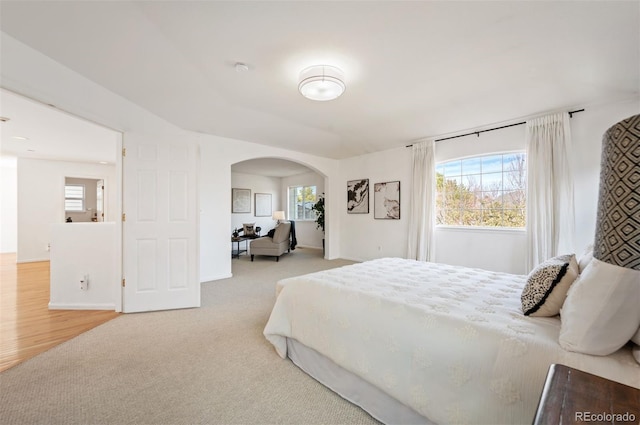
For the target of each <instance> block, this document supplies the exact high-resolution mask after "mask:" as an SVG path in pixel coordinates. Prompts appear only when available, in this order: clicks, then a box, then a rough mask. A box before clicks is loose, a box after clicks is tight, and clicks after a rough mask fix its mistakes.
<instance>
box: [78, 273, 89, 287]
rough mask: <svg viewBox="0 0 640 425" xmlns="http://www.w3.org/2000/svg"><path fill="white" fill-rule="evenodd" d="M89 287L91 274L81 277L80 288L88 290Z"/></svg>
mask: <svg viewBox="0 0 640 425" xmlns="http://www.w3.org/2000/svg"><path fill="white" fill-rule="evenodd" d="M88 288H89V276H87V275H85V276H81V277H80V289H81V290H83V291H86V290H87V289H88Z"/></svg>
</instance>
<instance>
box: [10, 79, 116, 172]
mask: <svg viewBox="0 0 640 425" xmlns="http://www.w3.org/2000/svg"><path fill="white" fill-rule="evenodd" d="M0 98H1V99H2V102H0V116H2V117H4V118H7V119H8V120H7V121H4V122H0V136H1V139H0V140H2V145H0V148H1V149H0V151H1V153H2V155H5V156H16V157H22V158H37V159H50V160H64V161H80V162H95V163H99V162H102V163H108V164H115V162H116V154H117V149H118V148H117V147H118V139H119V137H120V134H119V133H118V132H115V131H113V130H109V129H107V128H105V127H102V126H99V125H96V124H94V123H90V122H88V121H85V120H82V119H80V118H77V117H74V116H72V115H69V114H67V113H65V112H62V111H59V110H58V109H56V108H54V107H51V106H47V105H44V104H42V103H39V102H36V101H33V100H31V99H27V98H25V97H23V96H20V95H17V94H15V93H12V92H10V91H7V90H0Z"/></svg>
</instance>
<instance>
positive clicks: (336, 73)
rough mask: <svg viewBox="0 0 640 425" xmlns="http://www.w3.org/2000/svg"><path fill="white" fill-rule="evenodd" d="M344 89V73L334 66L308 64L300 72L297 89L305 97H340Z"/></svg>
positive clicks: (318, 98) (317, 98)
mask: <svg viewBox="0 0 640 425" xmlns="http://www.w3.org/2000/svg"><path fill="white" fill-rule="evenodd" d="M345 89H346V86H345V84H344V75H343V73H342V71H341V70H340V69H338V68H336V67H335V66H329V65H316V66H310V67H309V68H306V69H304V70H302V72H301V73H300V84H298V90H300V93H302V95H303V96H304V97H306V98H307V99H311V100H318V101H325V100H333V99H336V98H338V97H340V95H341V94H342V93H344V90H345Z"/></svg>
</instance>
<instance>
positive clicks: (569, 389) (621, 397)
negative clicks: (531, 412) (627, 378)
mask: <svg viewBox="0 0 640 425" xmlns="http://www.w3.org/2000/svg"><path fill="white" fill-rule="evenodd" d="M638 379H639V380H640V376H639V377H638ZM638 421H640V390H639V389H637V388H633V387H629V386H627V385H624V384H620V383H618V382H615V381H610V380H608V379H605V378H602V377H600V376H596V375H592V374H590V373H587V372H583V371H580V370H577V369H573V368H570V367H568V366H564V365H560V364H553V365H551V367H550V368H549V372H548V374H547V379H546V381H545V384H544V389H543V391H542V395H541V397H540V402H539V404H538V410H537V411H536V416H535V418H534V420H533V423H534V424H536V425H537V424H539V425H543V424H574V423H586V422H589V423H608V424H638V423H639V422H638Z"/></svg>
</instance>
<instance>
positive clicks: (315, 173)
mask: <svg viewBox="0 0 640 425" xmlns="http://www.w3.org/2000/svg"><path fill="white" fill-rule="evenodd" d="M327 186H328V177H327V176H326V175H325V174H324V173H322V172H320V171H319V170H317V169H316V168H314V167H313V166H311V165H309V164H304V163H301V162H299V161H295V160H292V159H289V158H282V157H259V158H251V159H247V160H244V161H240V162H236V163H234V164H232V165H231V189H232V196H233V194H234V193H236V192H238V191H237V190H238V189H239V190H243V193H242V196H247V194H248V193H249V194H250V202H249V203H250V205H246V200H245V204H244V205H242V206H240V207H238V208H236V206H235V205H234V202H233V201H234V199H232V212H231V219H230V223H229V225H230V233H231V232H233V231H234V230H235V229H239V228H242V227H243V226H244V225H245V224H249V225H251V224H253V225H254V226H256V227H260V228H261V230H260V234H261V235H266V234H267V233H268V232H269V230H271V229H274V228H275V226H276V224H277V222H276V220H275V219H274V218H273V213H274V212H275V211H283V212H284V214H285V217H286V219H287V220H293V221H295V223H296V225H295V229H296V240H297V246H298V247H300V248H303V249H315V250H317V255H319V256H325V253H326V251H325V250H324V249H323V246H324V245H325V243H324V238H325V232H324V231H323V230H322V229H320V228H318V224H317V222H316V218H317V214H316V212H315V211H314V210H313V209H312V207H313V205H315V203H316V202H317V200H318V199H319V197H320V196H323V197H324V195H325V193H326V192H327V191H328V187H327ZM234 189H235V190H234ZM262 200H266V203H270V205H265V203H261V201H262Z"/></svg>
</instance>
